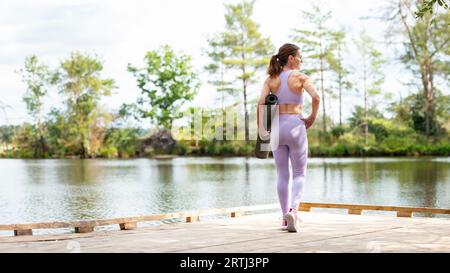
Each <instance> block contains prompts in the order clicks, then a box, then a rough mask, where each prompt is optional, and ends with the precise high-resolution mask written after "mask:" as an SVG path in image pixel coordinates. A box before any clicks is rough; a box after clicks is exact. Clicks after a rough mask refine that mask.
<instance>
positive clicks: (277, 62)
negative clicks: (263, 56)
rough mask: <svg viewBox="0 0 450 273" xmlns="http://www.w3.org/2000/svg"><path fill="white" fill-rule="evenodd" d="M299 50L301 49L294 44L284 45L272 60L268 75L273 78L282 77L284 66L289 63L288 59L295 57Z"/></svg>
mask: <svg viewBox="0 0 450 273" xmlns="http://www.w3.org/2000/svg"><path fill="white" fill-rule="evenodd" d="M299 49H300V48H299V47H298V46H296V45H294V44H289V43H287V44H284V45H282V46H281V47H280V49H278V53H277V54H275V55H273V56H272V58H271V59H270V64H269V68H268V69H267V74H269V75H270V77H271V78H272V77H275V76H278V75H280V73H281V71H282V70H283V66H285V65H286V64H287V62H288V57H289V56H290V55H292V56H295V55H296V54H297V51H298V50H299Z"/></svg>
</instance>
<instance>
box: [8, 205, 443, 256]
mask: <svg viewBox="0 0 450 273" xmlns="http://www.w3.org/2000/svg"><path fill="white" fill-rule="evenodd" d="M299 215H300V216H301V218H302V220H303V223H302V224H301V226H300V230H299V232H297V233H288V232H286V231H283V230H281V229H280V228H279V224H280V221H279V217H280V215H279V214H278V213H269V214H256V215H246V216H242V217H237V218H223V219H211V220H206V221H200V222H193V223H183V222H179V223H172V224H162V225H158V226H151V227H141V228H138V229H135V230H123V231H94V232H91V233H85V234H82V233H77V234H76V233H73V234H60V235H38V236H36V235H35V236H20V237H12V236H5V237H0V252H74V251H79V252H159V253H161V252H163V253H165V252H182V253H185V252H188V253H189V252H226V253H227V252H233V253H239V252H246V253H251V252H450V219H449V218H429V217H413V218H404V217H395V216H394V217H392V216H384V215H352V214H338V213H328V212H327V213H325V212H299Z"/></svg>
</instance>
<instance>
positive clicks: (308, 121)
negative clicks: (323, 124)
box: [300, 75, 320, 129]
mask: <svg viewBox="0 0 450 273" xmlns="http://www.w3.org/2000/svg"><path fill="white" fill-rule="evenodd" d="M300 81H301V83H302V85H303V88H304V89H305V90H306V92H308V93H309V95H310V96H311V98H312V112H311V114H310V115H309V117H307V118H302V120H303V121H304V122H305V125H306V129H308V128H309V127H311V126H312V125H313V124H314V121H315V120H316V117H317V114H318V112H319V105H320V97H319V95H318V94H317V91H316V88H315V87H314V85H313V84H312V82H311V80H310V79H309V77H308V76H306V75H301V76H300Z"/></svg>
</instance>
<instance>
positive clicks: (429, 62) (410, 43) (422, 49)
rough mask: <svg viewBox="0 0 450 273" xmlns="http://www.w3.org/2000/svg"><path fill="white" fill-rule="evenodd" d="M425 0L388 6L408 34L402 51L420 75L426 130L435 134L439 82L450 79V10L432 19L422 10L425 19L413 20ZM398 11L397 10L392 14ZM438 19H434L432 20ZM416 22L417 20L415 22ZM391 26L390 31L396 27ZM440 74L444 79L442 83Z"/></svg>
mask: <svg viewBox="0 0 450 273" xmlns="http://www.w3.org/2000/svg"><path fill="white" fill-rule="evenodd" d="M421 3H422V1H404V0H403V1H402V0H395V1H394V0H393V1H391V2H390V6H387V7H386V9H388V10H389V13H388V14H387V16H386V17H388V18H390V20H391V21H394V20H395V22H400V23H401V24H400V26H401V28H402V31H401V35H402V37H406V41H405V42H403V46H404V49H405V50H404V51H403V52H402V54H400V56H399V57H400V60H401V61H402V62H403V63H404V64H405V66H406V68H407V69H409V70H410V71H411V72H412V73H413V74H414V75H419V77H415V78H417V80H418V82H419V86H420V87H419V90H420V92H422V94H423V96H422V98H423V99H424V102H423V104H422V105H423V113H424V119H423V122H424V128H425V134H426V135H427V136H428V137H430V136H431V135H432V131H435V130H433V128H432V119H433V117H432V113H433V112H435V110H434V107H435V95H436V90H437V88H438V87H437V86H438V85H440V86H443V85H445V84H447V86H448V83H449V82H450V77H449V75H450V61H449V58H448V56H449V55H450V47H449V46H448V45H449V43H450V33H449V32H448V25H449V24H450V13H449V12H442V13H439V12H438V13H437V14H436V15H435V17H434V18H433V19H432V15H431V14H429V13H424V14H422V17H423V18H422V20H411V19H412V18H413V17H414V13H413V11H412V8H413V7H414V6H416V7H418V6H420V4H421ZM392 11H394V14H392ZM432 20H434V23H432ZM411 22H413V23H411ZM392 29H394V28H391V30H389V31H392ZM439 78H440V79H442V80H443V83H441V84H439V81H438V80H439Z"/></svg>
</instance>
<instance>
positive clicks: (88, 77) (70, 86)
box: [58, 52, 115, 158]
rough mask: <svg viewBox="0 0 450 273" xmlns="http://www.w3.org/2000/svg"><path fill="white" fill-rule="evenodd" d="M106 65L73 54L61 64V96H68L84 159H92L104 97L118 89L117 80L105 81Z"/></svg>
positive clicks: (69, 113) (69, 111) (70, 119)
mask: <svg viewBox="0 0 450 273" xmlns="http://www.w3.org/2000/svg"><path fill="white" fill-rule="evenodd" d="M102 71H103V64H102V62H101V61H100V60H98V58H97V57H95V56H89V55H87V54H82V53H80V52H75V53H72V54H71V56H70V58H68V59H67V60H64V61H62V62H61V67H60V71H59V76H58V77H59V84H60V92H61V94H63V95H65V96H66V105H67V113H68V118H69V122H70V123H71V124H72V125H73V126H74V127H75V130H76V133H77V136H78V137H77V139H76V140H75V142H76V143H77V145H78V147H79V149H80V150H79V154H80V156H81V157H82V158H87V157H89V156H91V155H92V152H91V144H92V143H91V137H92V134H93V133H94V131H93V130H94V128H95V126H94V125H95V123H96V120H97V118H98V116H97V115H98V113H99V112H98V107H99V102H100V99H101V98H102V97H103V96H109V95H111V90H112V89H113V88H115V86H114V80H113V79H104V78H102V77H101V72H102Z"/></svg>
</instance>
